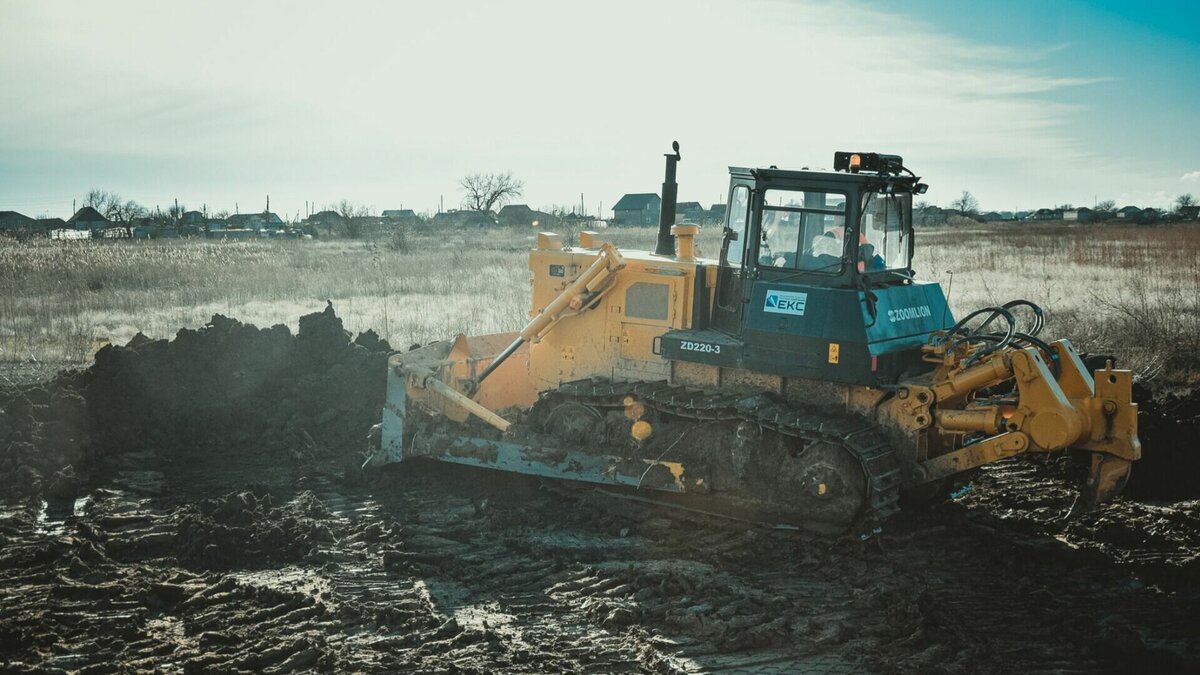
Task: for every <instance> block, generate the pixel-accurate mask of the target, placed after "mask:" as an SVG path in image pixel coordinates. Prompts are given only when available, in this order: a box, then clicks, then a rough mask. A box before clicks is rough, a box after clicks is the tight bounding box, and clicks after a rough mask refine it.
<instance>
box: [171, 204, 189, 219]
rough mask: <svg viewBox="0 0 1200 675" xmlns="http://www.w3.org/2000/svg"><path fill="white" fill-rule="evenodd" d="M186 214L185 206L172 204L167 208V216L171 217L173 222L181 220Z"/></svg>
mask: <svg viewBox="0 0 1200 675" xmlns="http://www.w3.org/2000/svg"><path fill="white" fill-rule="evenodd" d="M185 213H187V207H186V206H184V205H183V204H172V205H171V206H169V207H167V215H168V216H170V217H171V220H179V219H180V218H182V217H183V214H185Z"/></svg>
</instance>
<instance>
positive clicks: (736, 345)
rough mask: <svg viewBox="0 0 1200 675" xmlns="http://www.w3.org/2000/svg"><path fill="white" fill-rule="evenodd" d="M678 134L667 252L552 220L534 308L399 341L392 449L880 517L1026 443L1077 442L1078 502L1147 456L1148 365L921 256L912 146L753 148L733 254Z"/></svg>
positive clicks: (391, 380)
mask: <svg viewBox="0 0 1200 675" xmlns="http://www.w3.org/2000/svg"><path fill="white" fill-rule="evenodd" d="M679 159H680V155H679V146H678V144H677V143H676V144H674V145H673V152H672V153H670V154H667V155H666V175H665V178H664V182H663V201H662V207H661V213H660V224H659V230H658V239H657V246H656V248H655V250H654V251H652V252H651V251H628V250H625V251H623V250H618V249H617V247H615V246H614V245H613V244H611V243H609V242H606V241H604V239H603V236H602V235H600V234H597V233H596V232H583V233H581V234H580V235H579V237H578V242H577V243H576V245H574V246H564V244H563V241H562V239H561V237H559V236H558V235H556V234H552V233H540V234H538V235H537V244H536V248H535V249H534V250H532V251H531V252H530V254H529V268H530V270H531V271H532V274H533V287H532V311H531V312H530V317H531V318H530V321H529V322H528V325H526V326H525V328H524V329H523V330H521V331H520V332H518V333H506V334H496V335H482V336H470V337H468V336H464V335H459V336H457V337H456V338H454V339H452V340H448V341H444V342H436V343H433V344H429V345H426V346H424V347H421V348H418V349H415V350H413V351H410V352H407V353H404V354H397V355H395V356H393V357H392V358H391V360H390V361H389V364H388V368H389V373H388V391H387V403H386V406H385V409H384V411H383V420H382V423H381V424H380V425H379V426H378V427H377V430H376V431H377V433H376V435H375V442H376V443H377V446H376V448H375V450H374V454H373V456H372V457H371V458H370V459H369V460H368V462H369V463H371V464H386V463H391V462H398V461H404V460H409V459H412V458H425V459H433V460H438V461H442V462H450V463H455V464H463V465H470V466H475V467H485V468H489V469H495V470H501V471H510V472H517V473H522V474H530V475H535V476H542V477H547V478H553V479H561V480H569V481H582V482H585V483H591V484H593V485H594V486H597V487H600V488H601V489H605V490H607V491H609V492H613V493H616V494H621V495H624V496H630V497H633V498H637V499H642V498H654V499H655V501H666V502H669V503H671V504H672V505H675V506H679V507H681V508H689V509H696V510H701V511H704V512H711V513H717V514H720V515H723V516H730V517H737V518H745V519H748V520H753V521H755V522H763V523H770V524H776V525H783V526H792V527H800V528H805V529H814V530H826V531H829V530H835V531H845V530H846V529H848V528H856V527H857V528H864V529H868V530H869V529H872V528H875V527H878V524H879V523H880V522H881V521H882V520H883V519H885V518H887V517H888V516H890V515H891V514H893V513H895V512H896V511H897V510H898V508H899V504H900V502H901V498H902V496H903V497H906V498H912V500H914V501H916V500H919V499H929V498H930V497H933V496H936V495H939V494H945V492H946V490H947V488H948V486H949V485H951V483H952V481H954V480H955V479H956V478H960V477H962V476H963V475H964V474H967V473H968V472H971V471H972V470H973V469H976V468H977V467H980V466H982V465H984V464H987V463H990V462H995V461H997V460H1001V459H1004V458H1007V457H1013V456H1016V455H1021V454H1025V453H1049V452H1056V451H1062V450H1066V449H1075V450H1079V451H1085V452H1087V453H1090V469H1089V473H1088V477H1087V479H1086V482H1085V483H1084V484H1083V486H1082V487H1081V489H1080V495H1079V498H1078V499H1077V500H1076V503H1075V506H1074V507H1073V508H1072V511H1079V510H1086V509H1087V508H1090V507H1091V506H1093V505H1094V504H1096V503H1098V502H1101V501H1104V500H1107V499H1109V498H1111V497H1112V496H1113V495H1115V494H1116V493H1117V492H1119V491H1120V489H1121V487H1122V486H1123V485H1124V482H1125V480H1126V479H1127V477H1128V475H1129V471H1130V467H1131V464H1132V462H1133V461H1134V460H1136V459H1138V458H1139V456H1140V454H1141V449H1140V445H1139V442H1138V436H1137V404H1136V403H1134V402H1133V401H1132V395H1131V390H1132V378H1131V374H1130V372H1129V371H1127V370H1117V369H1115V368H1113V365H1112V363H1111V362H1109V363H1107V364H1106V365H1105V366H1104V367H1102V368H1100V369H1098V370H1096V371H1095V372H1089V370H1088V368H1086V367H1085V365H1084V363H1083V361H1082V359H1081V358H1080V355H1079V353H1078V352H1077V351H1076V349H1075V348H1074V347H1073V346H1072V345H1071V343H1070V342H1068V341H1066V340H1053V341H1047V340H1043V339H1042V338H1040V337H1038V336H1039V333H1040V331H1041V330H1042V326H1043V323H1044V319H1043V314H1042V310H1041V309H1040V308H1039V307H1037V306H1036V305H1034V304H1033V303H1031V302H1028V301H1024V300H1017V301H1014V302H1010V303H1007V304H1005V305H1002V306H996V307H987V308H984V309H980V310H978V311H975V312H971V313H970V314H967V315H966V316H963V317H962V318H961V319H955V318H954V316H953V315H952V313H951V312H950V310H949V307H948V305H947V301H946V297H945V295H944V294H943V292H942V289H941V287H940V286H939V285H938V284H936V283H930V282H923V281H918V280H917V279H916V277H915V274H914V271H913V269H912V259H913V250H914V249H913V245H914V236H913V226H912V201H913V197H914V195H919V194H924V193H925V191H926V190H927V189H928V186H927V185H926V184H924V183H922V182H921V181H920V178H919V177H918V176H916V175H915V174H913V173H912V172H911V171H910V170H908V169H907V168H906V167H905V166H904V164H903V160H902V159H901V158H900V157H899V156H896V155H887V154H878V153H865V152H838V153H836V154H835V157H834V169H833V170H832V171H825V170H819V171H818V170H785V169H779V168H776V167H774V166H772V167H770V168H754V169H751V168H740V167H730V170H729V175H730V180H729V193H728V202H727V204H728V206H727V211H726V216H725V222H724V229H723V238H722V244H721V248H720V252H719V255H718V257H717V258H715V259H711V258H702V257H698V255H697V250H696V243H695V238H696V236H697V233H698V231H699V228H698V226H696V225H693V224H687V223H682V224H676V223H675V221H676V217H675V215H676V214H675V209H676V194H677V190H678V186H677V184H676V180H675V174H676V165H677V162H678V161H679Z"/></svg>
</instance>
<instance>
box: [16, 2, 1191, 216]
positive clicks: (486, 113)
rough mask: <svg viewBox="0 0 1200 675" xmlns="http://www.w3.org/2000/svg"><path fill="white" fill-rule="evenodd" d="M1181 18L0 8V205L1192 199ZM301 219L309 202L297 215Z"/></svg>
mask: <svg viewBox="0 0 1200 675" xmlns="http://www.w3.org/2000/svg"><path fill="white" fill-rule="evenodd" d="M1197 31H1200V3H1194V2H1167V1H1164V2H1158V3H1141V2H1118V1H1116V0H1098V1H1094V2H1081V1H1077V0H1055V1H1054V2H1045V1H1044V0H1042V1H1040V2H1033V1H1026V0H1007V1H1006V2H1003V3H1000V2H953V1H950V0H903V1H901V0H880V1H878V2H870V3H867V2H861V3H851V2H826V1H818V0H749V1H743V2H732V1H730V2H712V1H705V0H691V1H664V2H655V1H653V0H641V1H636V2H635V1H626V0H610V1H606V2H603V3H593V2H589V3H582V2H578V3H577V2H564V1H561V0H528V1H522V0H512V1H508V2H482V1H481V2H464V1H460V0H443V1H440V2H355V1H349V0H343V1H341V2H336V3H333V2H299V1H293V2H286V3H285V2H260V1H254V0H249V1H248V0H239V1H237V2H227V1H225V0H209V1H207V2H163V1H155V2H129V1H123V0H112V1H108V2H104V3H97V2H65V1H58V0H40V1H33V0H29V1H25V0H0V210H16V211H20V212H22V213H25V214H27V215H31V216H53V217H62V218H66V217H69V216H70V214H71V208H72V201H73V200H80V199H81V198H82V196H83V194H84V193H85V192H86V191H88V190H89V189H91V188H100V189H105V190H109V191H112V192H117V193H119V194H121V195H122V196H124V197H125V198H129V199H134V200H136V201H138V202H140V203H142V204H143V205H146V206H148V207H150V208H151V209H153V208H154V207H156V206H160V207H162V208H164V209H165V208H167V206H169V205H170V204H172V203H173V202H174V200H176V199H178V200H179V202H180V203H182V204H185V205H186V206H187V207H189V208H200V207H202V206H206V207H207V208H208V209H209V211H210V212H217V211H220V210H229V211H231V212H232V211H235V210H236V211H239V212H242V213H246V212H253V211H260V210H262V209H263V208H264V206H265V202H266V198H267V195H270V199H271V208H272V210H273V211H276V212H278V213H279V214H280V215H282V216H283V217H285V218H295V217H297V216H303V215H304V212H305V210H306V208H307V209H310V210H314V205H315V209H320V208H323V207H325V206H326V205H328V204H332V203H334V202H337V201H339V200H341V199H349V200H351V201H354V202H358V203H360V204H363V205H366V206H368V207H371V208H372V209H374V210H376V211H378V210H382V209H394V208H412V209H415V210H417V211H418V212H422V211H427V212H436V211H437V210H438V208H439V205H441V204H444V206H445V208H447V209H449V208H455V207H457V206H458V205H459V203H460V201H461V197H462V195H461V192H460V190H459V189H458V187H457V185H458V181H459V179H460V178H461V177H463V176H464V175H468V174H472V173H479V172H503V171H511V172H512V173H513V174H514V175H515V176H516V177H518V178H520V179H521V180H523V181H524V184H525V194H524V196H523V197H522V198H521V199H519V200H518V201H520V202H525V203H529V204H531V205H533V206H535V207H549V206H551V205H565V206H567V207H568V208H570V207H571V206H572V205H576V204H579V203H580V202H581V200H582V203H583V204H584V206H585V208H586V210H587V212H588V213H591V214H595V213H596V212H597V211H598V210H600V209H603V211H602V216H604V217H608V216H610V215H611V207H612V205H613V204H614V203H615V202H616V201H617V199H619V198H620V196H621V195H622V194H624V193H626V192H657V191H659V189H660V184H661V182H662V171H663V167H662V153H664V152H666V151H668V150H669V148H670V144H671V141H672V140H678V141H679V143H680V145H681V151H682V156H683V160H682V162H681V163H680V165H679V184H680V187H679V198H680V200H683V201H700V202H702V203H703V204H705V205H706V206H707V205H709V204H712V203H716V202H723V201H725V198H724V195H725V192H726V190H727V182H728V172H727V169H726V167H728V166H730V165H734V166H769V165H778V166H780V167H794V168H800V167H810V168H827V167H830V165H831V164H832V155H833V153H834V151H836V150H851V151H866V152H872V151H873V152H889V153H896V154H901V155H903V156H904V158H905V164H906V165H907V166H908V167H910V168H911V169H912V170H913V171H915V172H916V173H917V174H919V175H921V176H923V177H924V179H925V182H927V183H929V185H930V186H931V187H930V191H929V193H928V195H927V199H928V200H929V201H930V202H931V203H934V204H942V205H946V204H948V203H949V202H950V201H951V200H953V199H955V198H957V197H958V196H959V195H960V194H961V193H962V191H964V190H969V191H970V192H971V193H972V194H974V195H975V196H976V197H977V198H978V200H979V202H980V204H981V207H982V208H983V209H984V210H1012V209H1027V208H1037V207H1041V206H1053V205H1057V204H1063V203H1071V204H1074V205H1076V206H1084V205H1087V206H1090V205H1092V204H1093V203H1094V202H1095V201H1096V200H1105V199H1113V200H1116V201H1117V202H1118V204H1119V205H1124V204H1137V205H1141V206H1166V205H1168V204H1169V203H1170V202H1171V201H1172V200H1173V199H1174V198H1175V196H1177V195H1178V194H1181V193H1184V192H1191V193H1195V194H1198V195H1200V133H1197V132H1196V130H1195V129H1194V127H1195V126H1196V123H1197V121H1200V116H1198V115H1197V111H1200V87H1198V86H1197V85H1196V82H1197V77H1196V74H1197V72H1198V68H1200V38H1198V36H1197ZM306 203H307V204H308V205H307V206H306Z"/></svg>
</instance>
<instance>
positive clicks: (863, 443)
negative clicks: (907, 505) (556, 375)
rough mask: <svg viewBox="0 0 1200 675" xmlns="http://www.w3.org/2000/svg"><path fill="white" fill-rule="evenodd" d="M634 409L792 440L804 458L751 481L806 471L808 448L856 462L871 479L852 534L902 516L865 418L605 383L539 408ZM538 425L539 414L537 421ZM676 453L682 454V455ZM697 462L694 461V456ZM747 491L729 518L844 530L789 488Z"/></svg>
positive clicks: (764, 466) (886, 454)
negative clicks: (797, 468) (778, 517)
mask: <svg viewBox="0 0 1200 675" xmlns="http://www.w3.org/2000/svg"><path fill="white" fill-rule="evenodd" d="M631 401H635V402H636V403H637V404H639V405H642V406H643V407H644V408H645V409H646V411H647V413H646V414H648V415H652V416H656V417H658V418H660V419H663V420H664V421H665V422H667V424H671V423H676V424H678V423H683V424H687V425H694V424H710V423H716V424H720V425H725V426H726V428H727V430H729V433H730V434H734V435H735V434H736V432H734V431H732V430H733V429H734V428H736V427H738V425H742V424H745V423H749V424H752V425H754V428H755V429H756V430H758V431H759V432H760V433H765V434H777V435H778V436H780V437H784V438H787V439H793V440H794V441H796V442H795V443H793V444H791V447H792V448H793V449H796V448H798V451H795V450H793V452H792V453H788V454H780V453H773V454H772V453H762V454H761V455H757V460H758V461H759V463H760V464H761V465H760V466H758V467H755V469H756V470H755V471H750V472H748V473H750V474H757V475H759V476H763V477H766V478H767V479H768V480H771V479H774V478H777V477H779V476H780V475H785V474H787V473H788V471H789V467H788V466H787V464H788V463H794V464H797V465H801V466H802V465H803V463H804V462H805V461H806V459H807V458H808V456H809V455H810V448H813V447H814V446H816V445H818V444H825V445H826V446H829V445H832V446H836V447H838V448H840V449H842V450H844V451H845V452H846V453H847V454H848V455H849V456H851V457H853V458H854V459H855V460H856V461H857V463H858V465H859V466H860V467H861V470H862V475H863V477H864V479H865V486H864V491H863V495H862V497H863V499H862V504H861V507H860V508H859V509H858V511H857V513H856V514H855V516H854V518H853V519H852V522H851V523H850V525H851V527H853V528H858V529H860V530H866V531H870V530H873V529H874V528H875V527H877V526H878V525H879V524H880V523H882V522H883V521H884V520H885V519H886V518H888V517H889V516H891V515H893V514H894V513H896V512H897V511H898V510H899V505H898V504H899V497H900V485H901V472H900V466H899V460H898V458H897V456H896V454H895V452H894V451H893V450H892V449H891V448H890V447H889V445H888V443H887V441H886V440H885V438H884V436H883V434H881V433H880V432H879V430H878V429H877V428H876V426H875V425H874V424H872V423H871V422H869V421H867V420H864V419H862V418H858V417H854V416H851V415H846V414H844V413H842V414H839V413H836V412H828V411H820V410H801V409H797V408H796V407H794V406H791V405H788V404H786V403H782V402H779V401H776V400H774V399H773V398H771V397H769V396H767V395H764V394H751V395H747V394H744V393H729V392H706V391H703V390H699V389H694V388H689V387H681V386H673V385H670V384H667V383H665V382H610V381H607V380H582V381H578V382H571V383H567V384H565V385H563V386H562V387H560V388H558V389H556V390H555V391H554V392H552V393H550V394H548V395H547V396H546V397H544V398H543V400H542V401H539V403H538V406H537V408H538V409H540V410H541V411H543V416H544V414H545V412H544V411H549V410H553V409H554V408H555V407H557V406H561V405H563V404H565V403H574V404H580V405H585V406H589V407H591V408H593V409H596V410H598V411H601V413H602V414H613V413H616V412H618V411H623V410H625V409H626V408H627V407H629V405H630V402H631ZM537 417H538V415H537V410H535V420H536V418H537ZM679 438H682V435H681V436H679ZM655 450H656V449H655ZM671 450H673V448H670V447H668V448H667V449H666V450H665V451H663V454H664V455H665V454H666V453H669V452H670V451H671ZM727 450H728V448H721V447H715V448H710V449H708V452H709V453H710V454H717V453H722V452H725V451H727ZM677 452H682V449H681V450H678V451H677ZM695 456H696V453H693V457H695ZM658 458H659V459H673V458H672V457H658ZM749 487H750V488H751V489H752V490H753V492H754V494H751V495H745V494H741V495H739V494H734V495H731V497H732V498H731V499H730V500H728V502H729V503H728V504H727V506H728V507H729V508H730V510H731V512H733V513H744V512H746V508H744V507H746V506H753V507H755V508H756V509H757V508H762V507H766V508H767V509H768V511H769V512H770V513H771V514H772V515H774V514H783V515H784V516H785V517H786V518H787V520H788V521H789V522H790V523H791V524H795V525H798V526H802V527H806V528H808V529H814V528H815V529H830V528H833V527H837V526H838V525H841V526H844V525H845V523H840V524H839V523H829V522H822V521H821V516H820V514H818V513H812V512H805V511H803V510H798V509H797V504H796V503H794V502H792V501H791V498H792V497H794V496H795V494H794V491H790V490H789V489H787V486H776V489H763V490H762V491H758V490H756V489H754V486H753V485H752V484H751V485H750V486H749ZM764 487H765V486H764ZM715 493H716V491H715V490H714V494H713V498H712V499H707V500H705V501H706V502H707V503H708V504H710V505H711V506H709V508H710V509H711V508H713V507H716V508H718V510H720V509H719V507H720V506H721V501H722V500H721V499H720V496H719V495H717V494H715Z"/></svg>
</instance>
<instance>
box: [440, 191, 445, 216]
mask: <svg viewBox="0 0 1200 675" xmlns="http://www.w3.org/2000/svg"><path fill="white" fill-rule="evenodd" d="M445 207H446V203H445V201H444V200H443V195H438V213H441V212H442V209H444V208H445Z"/></svg>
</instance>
